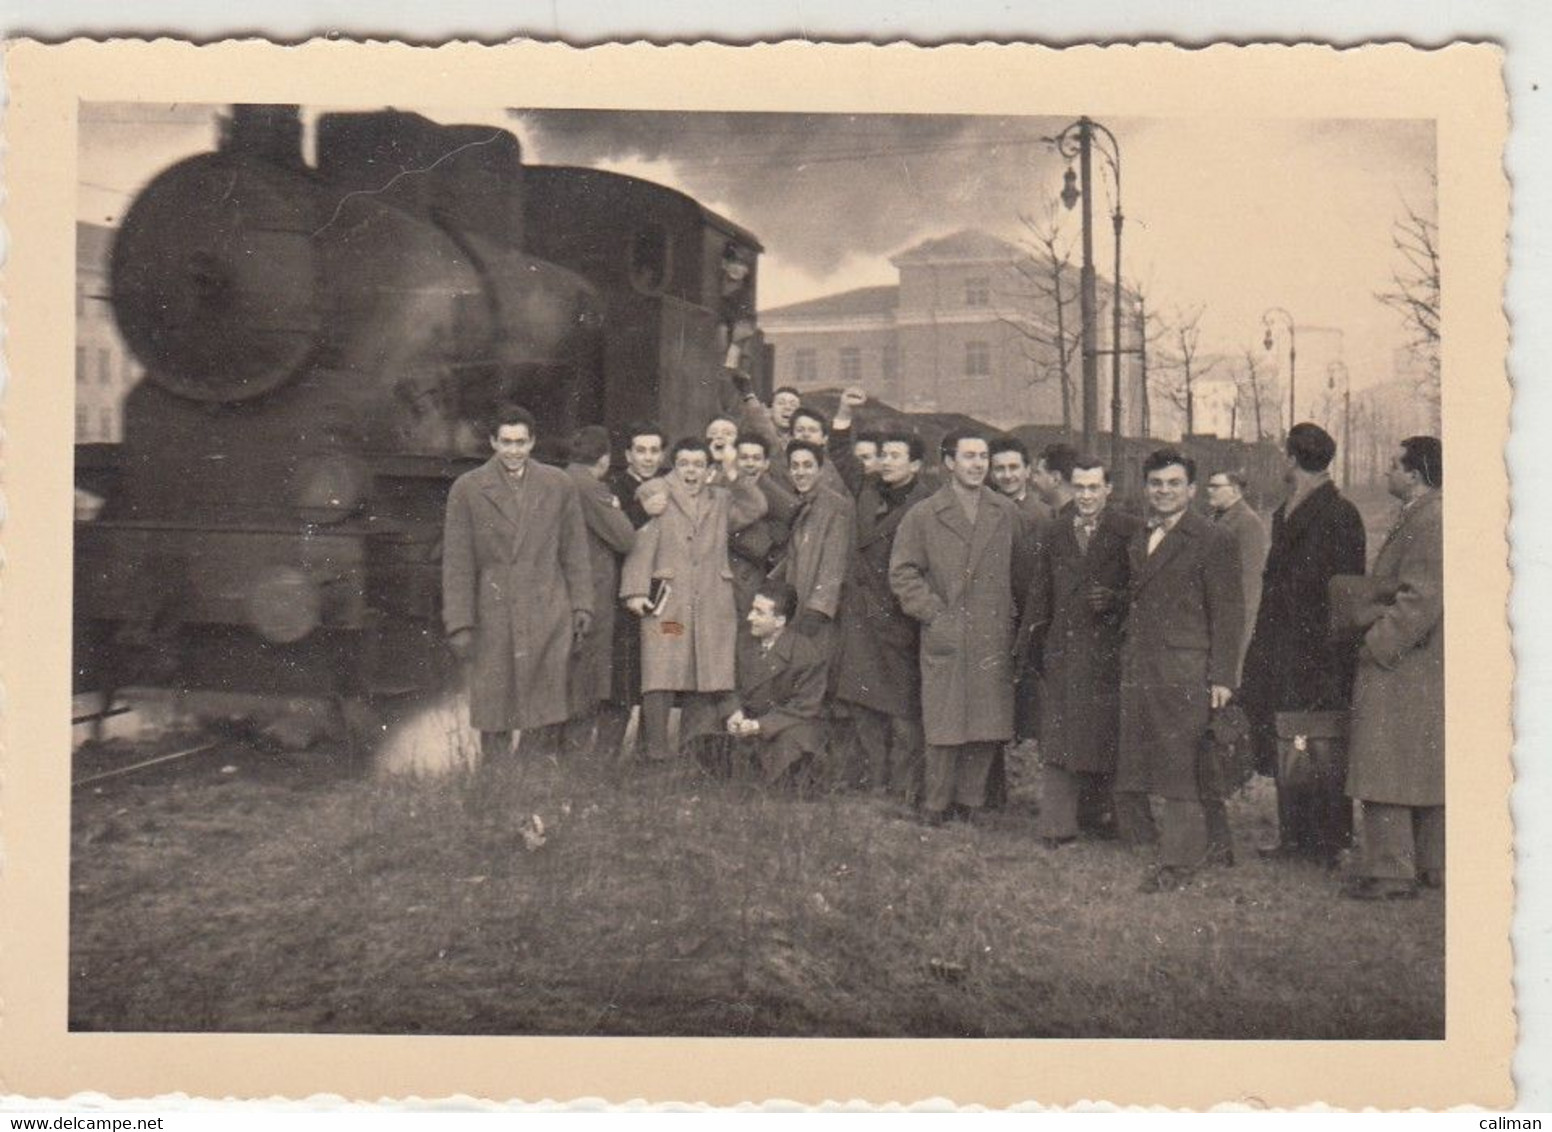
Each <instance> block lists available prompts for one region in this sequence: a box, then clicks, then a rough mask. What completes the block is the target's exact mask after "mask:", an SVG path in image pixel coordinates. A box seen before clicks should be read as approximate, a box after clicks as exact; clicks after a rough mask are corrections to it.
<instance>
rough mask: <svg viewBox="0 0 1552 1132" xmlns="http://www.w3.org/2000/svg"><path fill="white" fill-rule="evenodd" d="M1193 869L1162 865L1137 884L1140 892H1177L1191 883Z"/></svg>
mask: <svg viewBox="0 0 1552 1132" xmlns="http://www.w3.org/2000/svg"><path fill="white" fill-rule="evenodd" d="M1191 875H1192V874H1191V870H1190V869H1183V868H1181V867H1180V866H1178V865H1160V866H1159V867H1158V868H1156V869H1154V870H1153V871H1152V872H1151V873H1149V874H1148V875H1147V876H1145V877H1143V878H1142V883H1141V884H1139V885H1138V886H1137V891H1138V892H1176V891H1178V890H1180V889H1182V888H1184V887H1185V886H1186V885H1188V884H1190V883H1191Z"/></svg>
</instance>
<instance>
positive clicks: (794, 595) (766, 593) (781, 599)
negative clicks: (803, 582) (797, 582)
mask: <svg viewBox="0 0 1552 1132" xmlns="http://www.w3.org/2000/svg"><path fill="white" fill-rule="evenodd" d="M754 592H755V596H756V597H768V598H770V599H771V602H772V604H774V605H775V606H776V615H777V616H778V617H785V618H786V619H787V620H788V621H791V620H792V619H793V617H795V616H797V612H798V591H797V590H796V589H794V588H793V586H792V583H791V582H784V581H782V580H781V579H780V578H766V579H765V580H764V581H763V582H761V583H760V588H759V589H757V590H755V591H754Z"/></svg>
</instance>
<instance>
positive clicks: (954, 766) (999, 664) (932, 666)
mask: <svg viewBox="0 0 1552 1132" xmlns="http://www.w3.org/2000/svg"><path fill="white" fill-rule="evenodd" d="M941 452H942V460H943V466H944V470H945V472H946V473H947V478H948V482H947V483H945V484H944V485H943V487H942V488H940V489H939V490H938V491H937V493H936V494H934V495H933V496H932V497H931V498H930V499H927V500H925V501H924V502H921V503H918V504H917V505H916V506H914V507H912V508H911V509H910V510H909V511H907V512H906V514H905V518H904V519H902V520H901V521H900V528H899V530H898V531H897V532H896V534H895V545H894V550H893V552H892V553H891V555H890V560H889V584H890V587H891V588H892V589H893V590H894V592H895V596H896V597H898V598H899V599H900V606H901V608H902V609H904V610H905V612H906V613H907V614H909V615H910V616H911V617H914V618H915V619H916V620H917V621H919V622H920V623H921V626H922V629H921V677H922V724H923V729H924V731H925V736H926V742H927V751H926V787H925V793H924V796H923V799H922V817H923V819H924V820H925V821H926V822H927V823H928V824H931V825H937V824H941V823H942V821H943V820H944V819H945V818H946V817H949V816H959V817H964V818H967V819H970V818H973V817H974V815H975V813H976V812H977V811H979V810H980V809H981V808H982V807H983V806H984V805H985V803H986V778H987V773H988V772H989V771H990V769H991V765H992V758H993V757H994V756H995V755H996V753H997V747H998V744H1000V743H1006V742H1007V741H1008V740H1009V739H1011V738H1012V737H1013V633H1014V629H1015V622H1016V619H1017V615H1016V608H1017V607H1016V603H1015V599H1014V593H1015V586H1016V585H1020V584H1021V585H1023V586H1027V585H1028V580H1029V579H1028V562H1027V549H1026V533H1025V529H1024V517H1023V515H1022V514H1021V513H1020V512H1019V509H1018V506H1017V505H1016V504H1014V503H1013V502H1011V501H1010V500H1008V499H1007V498H1006V497H1005V496H1003V495H1001V494H1000V493H998V492H996V491H992V490H989V489H986V488H985V486H984V485H985V482H986V472H987V466H988V463H989V460H990V456H989V453H988V445H987V440H986V437H984V436H983V435H980V434H978V433H976V432H973V431H970V430H968V429H956V430H954V431H952V432H950V433H949V434H948V435H947V436H945V437H944V438H943V443H942V448H941Z"/></svg>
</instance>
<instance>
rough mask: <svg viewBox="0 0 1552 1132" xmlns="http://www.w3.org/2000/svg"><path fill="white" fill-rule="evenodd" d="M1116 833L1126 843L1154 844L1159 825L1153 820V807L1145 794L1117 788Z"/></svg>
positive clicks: (1156, 839)
mask: <svg viewBox="0 0 1552 1132" xmlns="http://www.w3.org/2000/svg"><path fill="white" fill-rule="evenodd" d="M1115 815H1116V833H1117V834H1118V835H1119V836H1120V838H1121V840H1122V841H1124V842H1125V843H1126V844H1128V845H1154V844H1157V842H1158V840H1159V827H1158V825H1157V824H1156V823H1155V822H1154V820H1153V807H1152V806H1151V805H1150V804H1149V801H1148V796H1147V795H1146V794H1139V793H1136V792H1135V791H1131V790H1117V791H1116V794H1115Z"/></svg>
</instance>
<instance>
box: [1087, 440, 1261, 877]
mask: <svg viewBox="0 0 1552 1132" xmlns="http://www.w3.org/2000/svg"><path fill="white" fill-rule="evenodd" d="M1142 470H1143V478H1144V484H1145V491H1146V494H1147V500H1148V509H1149V517H1148V525H1147V526H1146V527H1145V528H1143V529H1142V530H1140V531H1138V532H1137V533H1136V534H1135V535H1133V536H1132V541H1131V544H1130V548H1129V550H1130V555H1131V587H1132V590H1131V605H1130V608H1129V609H1128V610H1127V615H1126V643H1125V645H1124V646H1123V647H1122V652H1121V745H1120V750H1119V752H1118V759H1117V764H1116V783H1115V791H1116V794H1115V805H1116V823H1117V828H1118V831H1119V832H1120V834H1121V836H1122V838H1123V839H1125V840H1127V841H1128V842H1130V843H1132V844H1145V843H1148V842H1152V841H1154V840H1157V841H1159V843H1160V846H1159V864H1158V866H1157V867H1156V868H1155V869H1154V870H1153V872H1151V873H1150V874H1149V875H1148V877H1147V878H1146V879H1145V880H1144V881H1143V884H1142V891H1144V892H1160V891H1166V890H1169V889H1174V888H1179V887H1181V886H1182V885H1184V884H1186V883H1188V882H1189V880H1190V879H1191V876H1192V874H1193V873H1194V872H1195V870H1196V868H1197V867H1198V866H1199V865H1201V864H1202V863H1203V862H1204V861H1205V860H1206V859H1207V855H1208V846H1209V843H1210V831H1209V828H1208V809H1207V807H1206V806H1205V805H1204V802H1208V801H1210V800H1209V799H1206V798H1204V796H1203V794H1202V788H1201V780H1200V777H1199V770H1200V767H1199V763H1198V760H1199V758H1200V757H1201V747H1202V738H1203V736H1204V735H1205V733H1206V731H1207V726H1208V724H1209V722H1210V721H1211V713H1212V712H1213V711H1215V710H1217V709H1219V708H1222V707H1225V706H1227V704H1228V702H1229V699H1230V697H1231V696H1232V694H1233V692H1232V689H1233V684H1234V674H1235V667H1236V666H1237V664H1238V662H1239V644H1240V636H1241V634H1242V633H1243V632H1244V597H1243V594H1242V592H1241V590H1240V574H1239V555H1238V552H1237V550H1236V548H1235V546H1234V540H1233V538H1231V537H1230V536H1229V535H1228V533H1227V532H1226V531H1224V530H1222V529H1221V528H1219V527H1217V526H1215V525H1214V524H1213V523H1212V522H1211V521H1210V520H1208V519H1207V518H1205V517H1203V516H1202V515H1199V514H1197V513H1196V512H1194V511H1191V510H1190V509H1189V508H1190V503H1191V500H1192V499H1194V498H1195V496H1196V463H1195V461H1194V460H1192V459H1191V458H1190V457H1189V456H1186V455H1184V454H1183V453H1181V452H1179V451H1177V450H1175V449H1173V448H1162V449H1159V450H1158V451H1157V452H1154V453H1153V454H1151V455H1150V456H1149V457H1148V458H1147V459H1146V460H1144V461H1143V466H1142ZM1150 795H1151V796H1155V797H1159V798H1161V799H1162V800H1163V807H1162V814H1161V817H1160V820H1159V822H1158V824H1157V825H1155V823H1154V817H1153V814H1152V812H1151V810H1150V806H1149V796H1150ZM1216 809H1217V812H1218V813H1221V806H1220V807H1217V808H1216ZM1211 832H1213V833H1215V834H1217V835H1218V836H1220V837H1221V836H1222V833H1223V831H1211Z"/></svg>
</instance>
